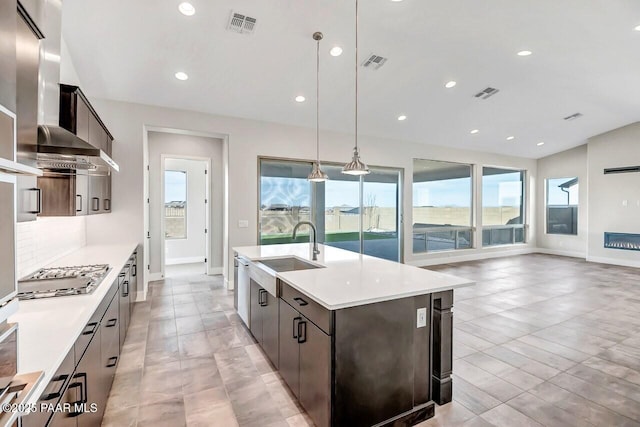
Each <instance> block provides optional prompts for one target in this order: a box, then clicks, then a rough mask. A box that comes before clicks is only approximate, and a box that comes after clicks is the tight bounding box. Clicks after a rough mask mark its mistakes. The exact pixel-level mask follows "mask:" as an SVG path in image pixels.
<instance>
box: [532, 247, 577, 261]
mask: <svg viewBox="0 0 640 427" xmlns="http://www.w3.org/2000/svg"><path fill="white" fill-rule="evenodd" d="M536 252H537V253H540V254H547V255H558V256H567V257H571V258H581V259H585V258H586V256H587V254H585V253H584V252H578V251H564V250H560V249H548V248H537V249H536Z"/></svg>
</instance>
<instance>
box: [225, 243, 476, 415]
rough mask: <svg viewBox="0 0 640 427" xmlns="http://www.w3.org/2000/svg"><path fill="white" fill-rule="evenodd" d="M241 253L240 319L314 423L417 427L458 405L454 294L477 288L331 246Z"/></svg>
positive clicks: (238, 282)
mask: <svg viewBox="0 0 640 427" xmlns="http://www.w3.org/2000/svg"><path fill="white" fill-rule="evenodd" d="M234 251H235V255H236V275H235V276H236V277H235V281H236V287H237V291H236V296H237V301H236V307H237V309H238V312H239V314H240V317H241V318H242V319H243V321H244V322H245V325H246V326H247V327H248V328H249V329H250V330H251V333H252V334H253V336H254V338H255V339H256V341H257V342H258V343H260V345H261V347H262V349H263V351H264V353H265V354H266V355H267V357H268V358H269V360H270V361H271V362H272V364H273V365H274V367H275V368H276V369H278V371H279V372H280V375H281V376H282V378H283V379H284V380H285V382H286V383H287V385H288V386H289V388H290V389H291V390H292V392H293V393H294V395H295V396H296V397H297V398H298V400H299V401H300V403H301V405H302V406H303V407H304V408H305V410H306V411H307V413H308V414H309V416H310V417H311V418H312V419H313V421H314V422H315V424H316V425H318V426H373V425H376V426H377V425H380V426H384V425H389V426H390V425H414V424H417V423H419V422H421V421H424V420H425V419H428V418H430V417H432V416H433V414H434V407H435V403H438V404H444V403H447V402H450V401H451V394H452V383H451V365H452V354H451V352H452V320H453V317H452V311H451V309H452V306H453V289H456V288H460V287H464V286H469V285H472V284H473V282H472V281H469V280H466V279H462V278H458V277H453V276H449V275H445V274H442V273H437V272H433V271H429V270H424V269H420V268H416V267H412V266H408V265H404V264H400V263H395V262H391V261H386V260H382V259H379V258H374V257H370V256H367V255H362V254H357V253H353V252H349V251H345V250H342V249H338V248H334V247H331V246H325V245H320V254H319V255H318V256H317V260H313V251H312V246H311V245H310V244H285V245H269V246H247V247H236V248H234ZM243 313H244V315H243Z"/></svg>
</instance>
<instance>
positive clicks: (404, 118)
mask: <svg viewBox="0 0 640 427" xmlns="http://www.w3.org/2000/svg"><path fill="white" fill-rule="evenodd" d="M392 1H397V0H392ZM398 120H399V121H401V122H403V121H405V120H407V116H405V115H404V114H403V115H401V116H398Z"/></svg>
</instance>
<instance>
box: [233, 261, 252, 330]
mask: <svg viewBox="0 0 640 427" xmlns="http://www.w3.org/2000/svg"><path fill="white" fill-rule="evenodd" d="M236 263H237V266H236V268H237V269H238V282H237V283H236V292H237V293H238V307H237V309H238V315H239V316H240V318H241V319H242V321H243V322H244V324H245V325H247V328H251V320H250V319H251V316H250V315H249V307H250V304H251V293H250V286H251V285H250V282H249V264H250V263H249V261H248V260H247V259H246V258H243V257H241V256H239V257H237V258H236Z"/></svg>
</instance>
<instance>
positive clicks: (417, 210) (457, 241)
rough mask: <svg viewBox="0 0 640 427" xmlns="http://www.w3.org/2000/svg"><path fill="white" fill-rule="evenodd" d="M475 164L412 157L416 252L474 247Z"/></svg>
mask: <svg viewBox="0 0 640 427" xmlns="http://www.w3.org/2000/svg"><path fill="white" fill-rule="evenodd" d="M471 172H472V167H471V165H468V164H461V163H451V162H440V161H434V160H420V159H414V160H413V252H414V253H419V252H435V251H445V250H453V249H469V248H471V247H473V226H472V225H473V209H472V200H473V197H472V191H473V187H472V179H471Z"/></svg>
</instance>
